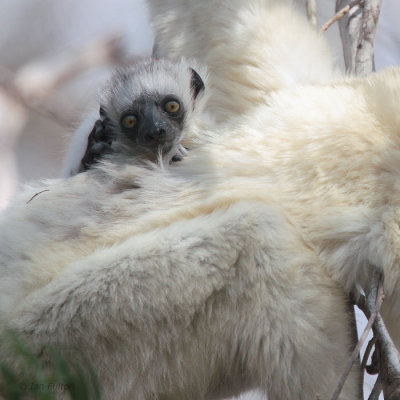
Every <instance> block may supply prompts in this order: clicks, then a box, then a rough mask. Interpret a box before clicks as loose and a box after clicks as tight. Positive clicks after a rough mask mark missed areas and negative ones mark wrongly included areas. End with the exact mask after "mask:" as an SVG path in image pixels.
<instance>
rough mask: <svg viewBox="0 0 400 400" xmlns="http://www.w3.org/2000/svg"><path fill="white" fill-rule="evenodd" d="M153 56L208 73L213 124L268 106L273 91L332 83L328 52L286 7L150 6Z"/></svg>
mask: <svg viewBox="0 0 400 400" xmlns="http://www.w3.org/2000/svg"><path fill="white" fill-rule="evenodd" d="M149 4H150V11H151V14H152V22H153V28H154V31H155V46H154V51H153V52H154V55H156V56H163V57H169V58H171V59H174V60H177V59H179V58H180V57H182V56H186V57H189V58H195V59H197V60H198V61H200V62H202V63H203V64H205V65H207V67H208V69H209V73H210V86H209V87H208V88H207V89H208V90H212V94H211V99H210V101H209V102H208V107H207V111H208V112H209V113H212V114H214V115H215V116H216V119H217V121H218V122H220V121H225V120H227V119H230V118H231V117H232V115H234V114H244V113H246V112H247V111H248V110H249V109H250V108H252V107H254V105H256V104H258V103H263V104H265V102H266V101H268V100H267V99H266V95H267V94H268V93H270V92H271V91H273V90H277V89H281V88H283V87H287V86H292V85H294V84H302V83H308V84H321V83H326V82H329V81H331V80H332V77H333V76H335V75H336V72H335V68H334V65H333V62H332V57H331V55H330V53H329V49H328V45H327V43H326V42H325V41H324V39H323V38H322V37H319V35H318V34H317V33H316V32H315V31H314V30H313V29H312V28H311V26H309V25H308V24H306V23H305V21H304V18H302V17H301V16H300V15H298V14H297V13H296V12H295V11H294V10H293V9H292V7H291V2H290V1H287V0H281V1H277V0H250V1H243V0H231V1H221V0H208V1H197V0H149Z"/></svg>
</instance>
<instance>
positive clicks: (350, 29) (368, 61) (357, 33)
mask: <svg viewBox="0 0 400 400" xmlns="http://www.w3.org/2000/svg"><path fill="white" fill-rule="evenodd" d="M381 4H382V0H362V1H352V2H350V3H349V0H336V10H338V11H339V12H340V11H342V10H345V9H346V10H347V9H349V10H348V12H347V13H345V14H344V15H343V18H340V19H339V29H340V36H341V38H342V44H343V54H344V61H345V65H346V70H347V71H348V72H353V73H354V72H355V73H357V74H359V75H366V74H369V73H371V72H372V71H374V70H375V67H374V40H375V34H376V26H377V23H378V18H379V13H380V8H381ZM349 7H350V8H349Z"/></svg>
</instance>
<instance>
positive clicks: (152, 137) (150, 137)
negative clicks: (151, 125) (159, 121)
mask: <svg viewBox="0 0 400 400" xmlns="http://www.w3.org/2000/svg"><path fill="white" fill-rule="evenodd" d="M165 134H166V130H165V129H164V128H156V129H154V130H153V131H152V132H147V133H146V136H145V139H146V141H147V142H153V141H157V140H158V139H160V137H161V136H163V135H165Z"/></svg>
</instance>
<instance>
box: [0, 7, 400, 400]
mask: <svg viewBox="0 0 400 400" xmlns="http://www.w3.org/2000/svg"><path fill="white" fill-rule="evenodd" d="M199 1H201V0H199ZM295 1H296V2H297V3H298V4H297V6H298V7H299V9H300V10H301V11H302V12H304V13H305V4H304V3H305V0H295ZM334 7H335V1H334V0H317V9H318V21H317V22H318V27H321V26H322V25H323V24H324V23H325V22H326V21H327V20H329V19H330V18H331V17H332V16H333V15H334ZM0 10H1V12H0V54H1V56H0V211H1V210H2V209H4V208H5V207H6V205H7V204H8V203H9V202H10V196H11V195H12V194H13V193H14V192H15V191H16V190H18V187H19V186H20V185H21V184H23V183H27V182H29V181H30V180H34V179H39V178H40V179H42V178H53V177H58V176H60V173H61V165H62V160H63V158H64V156H65V153H66V150H67V148H68V145H69V142H70V139H71V135H72V133H73V132H74V129H75V128H76V127H77V126H78V125H79V122H80V121H81V119H82V117H83V115H84V114H85V113H87V111H88V110H90V109H91V108H92V107H94V106H95V105H96V95H97V92H98V90H99V88H101V86H102V85H103V83H104V81H105V80H106V79H107V77H108V76H109V74H110V72H112V71H113V69H114V68H115V67H117V66H121V65H126V64H129V63H132V62H134V61H135V60H137V59H139V58H141V57H145V56H149V55H150V54H151V48H152V42H153V37H152V33H151V27H150V24H149V16H148V10H147V7H146V4H145V1H144V0H101V1H98V0H80V1H76V0H57V1H53V0H14V1H13V0H0ZM399 21H400V1H399V0H383V5H382V10H381V16H380V20H379V24H378V30H377V37H376V47H375V61H376V67H377V70H379V69H382V68H384V67H386V66H389V65H397V64H400V24H399ZM324 35H326V36H327V37H328V39H329V42H330V45H331V48H332V52H333V54H334V55H335V57H336V60H337V63H338V65H339V66H341V68H343V57H342V47H341V43H340V40H339V33H338V27H337V25H336V24H335V25H333V26H332V27H331V28H329V30H328V31H327V32H326V33H324ZM359 318H360V319H362V317H361V316H359ZM370 384H371V383H370V382H368V385H370ZM249 398H252V399H260V398H262V397H261V395H258V394H252V395H251V396H250V397H248V396H246V399H249ZM242 399H244V398H242Z"/></svg>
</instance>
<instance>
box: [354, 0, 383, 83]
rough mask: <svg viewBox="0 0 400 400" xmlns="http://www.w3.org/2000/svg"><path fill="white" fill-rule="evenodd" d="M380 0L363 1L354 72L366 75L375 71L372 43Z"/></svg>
mask: <svg viewBox="0 0 400 400" xmlns="http://www.w3.org/2000/svg"><path fill="white" fill-rule="evenodd" d="M381 4H382V0H365V2H364V12H363V16H362V21H361V22H362V23H361V32H360V35H359V40H358V45H357V53H356V59H355V72H356V74H358V75H367V74H370V73H371V72H373V71H375V60H374V41H375V35H376V27H377V25H378V18H379V13H380V9H381Z"/></svg>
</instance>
